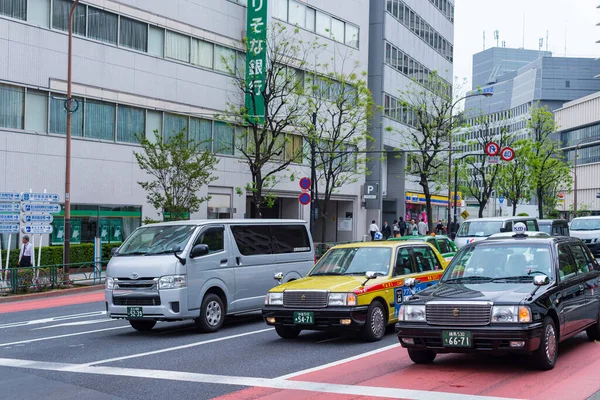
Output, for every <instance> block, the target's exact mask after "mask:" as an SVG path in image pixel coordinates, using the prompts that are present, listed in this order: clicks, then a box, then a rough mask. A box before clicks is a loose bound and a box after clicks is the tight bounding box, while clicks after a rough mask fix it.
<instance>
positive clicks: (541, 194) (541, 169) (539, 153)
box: [526, 107, 571, 218]
mask: <svg viewBox="0 0 600 400" xmlns="http://www.w3.org/2000/svg"><path fill="white" fill-rule="evenodd" d="M530 114H531V119H530V120H529V121H528V124H527V128H528V131H529V137H530V139H531V141H530V142H529V143H528V147H527V148H526V151H527V153H528V157H527V167H528V171H529V182H530V185H531V188H532V190H533V192H534V194H535V196H536V197H537V200H538V209H539V215H538V217H539V218H543V217H544V213H545V212H548V211H550V210H552V209H554V208H555V207H556V203H557V201H558V198H557V194H558V192H559V191H560V190H565V189H566V190H570V187H571V175H570V172H571V168H570V166H569V164H568V163H566V162H565V161H564V160H563V156H562V152H561V150H560V143H558V141H556V140H555V139H554V138H553V134H554V133H555V132H556V123H555V122H554V116H553V114H552V112H551V111H549V110H548V108H547V107H535V108H533V109H532V110H531V112H530Z"/></svg>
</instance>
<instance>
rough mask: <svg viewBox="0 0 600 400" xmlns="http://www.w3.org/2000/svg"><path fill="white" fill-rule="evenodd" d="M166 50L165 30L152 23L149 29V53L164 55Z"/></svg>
mask: <svg viewBox="0 0 600 400" xmlns="http://www.w3.org/2000/svg"><path fill="white" fill-rule="evenodd" d="M164 52H165V30H164V29H162V28H159V27H157V26H152V25H150V29H148V53H150V54H152V55H155V56H158V57H163V56H164Z"/></svg>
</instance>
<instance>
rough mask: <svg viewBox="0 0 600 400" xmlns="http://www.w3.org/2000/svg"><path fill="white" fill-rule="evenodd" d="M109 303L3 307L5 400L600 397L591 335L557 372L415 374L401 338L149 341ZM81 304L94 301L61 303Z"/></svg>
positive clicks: (436, 369) (475, 368)
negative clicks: (109, 313) (112, 314)
mask: <svg viewBox="0 0 600 400" xmlns="http://www.w3.org/2000/svg"><path fill="white" fill-rule="evenodd" d="M100 295H101V293H97V294H93V295H89V294H88V295H85V296H84V295H78V296H72V297H69V298H67V300H69V301H67V302H62V303H61V301H56V300H44V299H41V300H36V301H34V302H28V303H14V304H13V305H11V304H2V305H0V334H1V335H2V336H1V337H2V340H1V341H0V398H7V399H8V398H10V399H24V400H27V399H36V400H37V399H44V400H55V399H56V400H63V399H77V400H81V399H86V400H88V399H90V400H96V399H98V400H100V399H102V400H104V399H144V400H147V399H169V400H178V399H211V398H215V397H219V398H220V399H221V400H225V399H257V398H263V399H282V398H285V399H286V400H292V399H307V398H310V399H362V398H405V399H409V398H410V399H424V400H427V399H432V400H433V399H436V400H437V399H442V400H488V399H489V400H493V399H507V398H510V399H515V398H531V399H544V400H547V399H567V398H568V399H570V400H571V399H573V400H578V399H582V400H584V399H586V398H588V397H590V396H593V395H594V393H596V392H598V390H600V378H598V377H597V375H598V374H597V371H598V368H600V344H599V343H591V342H589V341H587V339H586V338H585V335H579V336H577V337H576V338H574V339H571V340H569V341H567V342H565V343H563V344H561V347H560V352H559V354H560V357H559V361H558V363H557V366H556V368H555V369H554V370H553V371H548V372H540V371H534V370H531V369H530V368H529V367H528V366H527V360H526V359H525V358H523V357H501V358H488V357H485V356H468V355H442V356H439V357H438V359H437V360H436V362H435V363H434V364H433V365H430V366H416V365H414V364H412V362H411V361H410V360H409V359H408V356H407V354H406V351H405V350H404V349H401V348H399V347H398V346H397V340H396V338H395V336H394V335H393V333H392V330H391V329H390V331H389V333H388V335H387V336H386V337H385V338H384V339H383V340H382V341H380V342H377V343H364V342H362V341H361V340H360V339H358V338H356V337H355V336H353V335H337V334H332V333H322V332H303V333H302V334H301V335H300V337H299V338H297V339H294V340H283V339H280V338H279V337H278V336H277V334H276V333H275V331H274V330H273V329H272V328H269V327H268V326H266V325H265V324H264V323H263V321H262V319H261V318H260V316H259V315H258V314H254V315H249V316H244V317H236V318H230V319H229V320H228V322H227V323H226V325H225V326H224V328H223V329H222V330H221V331H219V332H217V333H216V334H199V333H197V332H196V331H195V330H194V328H193V325H192V324H191V323H184V322H179V323H158V324H157V326H156V327H155V329H154V330H152V331H151V332H148V333H141V332H137V331H134V330H133V329H132V328H131V327H130V326H129V324H128V323H127V322H126V321H114V320H109V319H107V318H106V315H105V314H104V303H103V302H101V301H97V300H99V296H100ZM86 296H87V297H86ZM90 296H92V297H90ZM94 296H95V297H94ZM79 299H80V300H81V301H82V302H83V301H88V302H89V303H85V304H74V305H61V304H68V303H69V302H70V303H77V302H78V300H79ZM90 301H93V302H90ZM36 307H37V308H36ZM41 307H44V308H41ZM11 311H13V312H11ZM596 396H597V395H596ZM595 398H598V397H595Z"/></svg>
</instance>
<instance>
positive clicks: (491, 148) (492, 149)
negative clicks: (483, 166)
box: [485, 142, 500, 157]
mask: <svg viewBox="0 0 600 400" xmlns="http://www.w3.org/2000/svg"><path fill="white" fill-rule="evenodd" d="M499 152H500V146H498V143H494V142H490V143H488V144H486V145H485V153H486V154H487V155H488V156H490V157H494V156H497V155H498V153H499Z"/></svg>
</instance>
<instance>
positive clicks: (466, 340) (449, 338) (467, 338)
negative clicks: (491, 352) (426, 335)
mask: <svg viewBox="0 0 600 400" xmlns="http://www.w3.org/2000/svg"><path fill="white" fill-rule="evenodd" d="M442 344H443V346H444V347H473V337H472V336H471V332H469V331H442Z"/></svg>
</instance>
